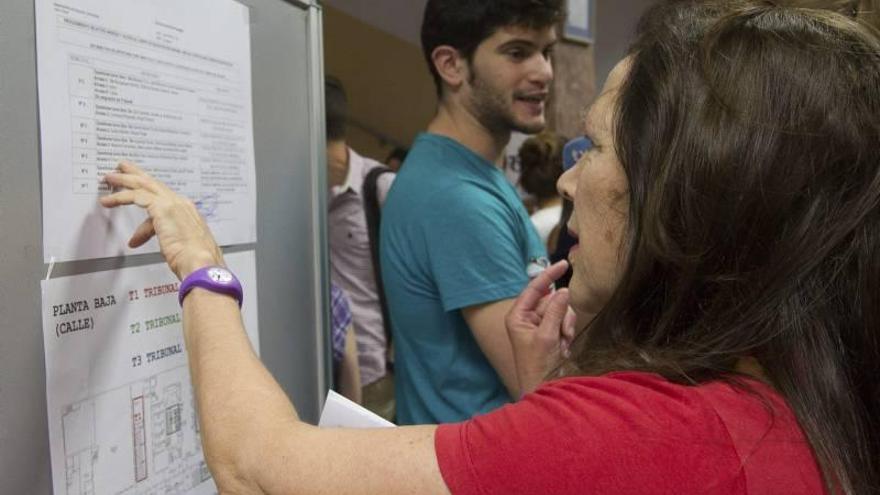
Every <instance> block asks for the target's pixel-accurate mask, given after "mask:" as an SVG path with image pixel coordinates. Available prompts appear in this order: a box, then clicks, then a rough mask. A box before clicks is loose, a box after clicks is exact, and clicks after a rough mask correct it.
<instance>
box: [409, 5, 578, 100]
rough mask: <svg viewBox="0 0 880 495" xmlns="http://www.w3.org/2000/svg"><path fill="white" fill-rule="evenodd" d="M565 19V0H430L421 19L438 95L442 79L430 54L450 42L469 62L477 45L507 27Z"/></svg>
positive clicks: (424, 48) (543, 24)
mask: <svg viewBox="0 0 880 495" xmlns="http://www.w3.org/2000/svg"><path fill="white" fill-rule="evenodd" d="M564 18H565V1H564V0H481V1H474V0H428V4H427V5H426V6H425V15H424V17H423V18H422V36H421V37H422V52H423V53H424V55H425V60H426V61H427V62H428V69H429V70H430V71H431V76H432V77H433V78H434V86H435V88H436V89H437V96H438V97H442V89H443V85H442V80H441V79H440V74H438V73H437V68H436V67H434V61H433V60H432V58H431V54H432V53H434V49H435V48H437V47H438V46H441V45H449V46H451V47H453V48H455V49H456V50H458V52H459V53H460V54H461V55H462V56H463V57H464V58H465V59H466V60H468V61H470V60H471V57H473V54H474V52H475V51H476V49H477V46H479V45H480V43H482V42H483V41H484V40H485V39H486V38H488V37H490V36H492V35H493V34H494V33H495V31H497V30H498V29H500V28H503V27H507V26H523V27H528V28H532V29H543V28H546V27H548V26H552V25H554V24H556V23H558V22H560V21H562V19H564Z"/></svg>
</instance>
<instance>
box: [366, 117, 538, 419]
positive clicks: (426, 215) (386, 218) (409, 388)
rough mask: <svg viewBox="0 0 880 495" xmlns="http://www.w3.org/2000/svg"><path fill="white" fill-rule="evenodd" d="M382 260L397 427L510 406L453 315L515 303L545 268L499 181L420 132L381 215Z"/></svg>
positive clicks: (455, 146)
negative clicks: (532, 273) (533, 272)
mask: <svg viewBox="0 0 880 495" xmlns="http://www.w3.org/2000/svg"><path fill="white" fill-rule="evenodd" d="M380 253H381V268H382V278H383V283H384V285H385V293H386V296H387V300H388V306H389V310H390V313H391V323H392V328H393V334H394V348H395V389H396V400H397V420H398V423H400V424H423V423H447V422H454V421H461V420H465V419H467V418H470V417H472V416H474V415H476V414H481V413H485V412H489V411H491V410H493V409H495V408H497V407H499V406H501V405H503V404H505V403H507V402H510V400H511V399H510V396H509V395H508V393H507V390H506V389H505V387H504V385H503V383H502V382H501V379H500V378H499V377H498V374H497V373H496V372H495V370H494V368H492V365H491V364H489V361H488V360H487V359H486V357H485V356H484V355H483V352H482V351H481V350H480V348H479V346H478V345H477V342H476V340H475V339H474V336H473V334H472V333H471V331H470V328H469V327H468V326H467V324H466V323H465V320H464V317H463V316H462V313H461V308H465V307H469V306H474V305H477V304H483V303H488V302H492V301H497V300H501V299H508V298H512V297H515V296H517V295H518V294H519V293H520V291H522V289H523V288H524V287H525V286H526V284H527V283H528V280H529V277H528V275H527V269H528V268H529V266H530V265H532V266H534V265H541V266H543V265H544V264H545V263H546V256H547V254H546V250H545V248H544V245H543V244H542V242H541V240H540V238H539V237H538V234H537V232H536V231H535V229H534V227H533V226H532V223H531V220H530V219H529V216H528V213H527V212H526V210H525V207H524V206H523V204H522V201H521V200H520V198H519V195H518V194H517V192H516V190H515V189H514V188H513V186H512V185H511V184H510V183H509V182H508V181H507V179H506V178H505V176H504V174H503V173H502V172H501V171H500V170H499V169H498V168H497V167H495V166H494V165H493V164H492V163H490V162H488V161H487V160H485V159H483V158H482V157H480V156H479V155H477V154H475V153H474V152H472V151H470V150H469V149H467V148H465V147H464V146H462V145H461V144H459V143H458V142H456V141H454V140H452V139H449V138H446V137H443V136H439V135H435V134H421V135H420V136H418V138H417V139H416V141H415V143H414V144H413V147H412V149H411V151H410V152H409V154H408V156H407V158H406V161H405V163H404V165H403V166H402V168H401V170H400V172H399V173H398V175H397V177H396V178H395V180H394V184H393V185H392V186H391V191H390V192H389V193H388V198H387V200H386V202H385V205H384V207H383V208H382V223H381V234H380Z"/></svg>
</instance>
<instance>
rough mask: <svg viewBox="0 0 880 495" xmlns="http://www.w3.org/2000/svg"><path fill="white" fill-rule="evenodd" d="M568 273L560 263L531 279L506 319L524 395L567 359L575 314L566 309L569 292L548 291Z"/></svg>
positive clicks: (566, 264) (564, 265)
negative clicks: (561, 361)
mask: <svg viewBox="0 0 880 495" xmlns="http://www.w3.org/2000/svg"><path fill="white" fill-rule="evenodd" d="M567 269H568V262H566V261H560V262H558V263H556V264H554V265H552V266H551V267H550V268H548V269H546V270H544V271H543V272H542V273H541V274H540V275H538V276H537V277H535V278H534V279H532V281H531V282H529V285H528V286H526V288H525V290H523V292H522V293H521V294H520V295H519V297H518V298H517V299H516V301H515V302H514V304H513V308H511V310H510V312H509V313H508V314H507V318H506V319H505V324H506V326H507V334H508V336H509V337H510V342H511V344H512V346H513V357H514V361H515V363H516V374H517V379H518V381H519V386H520V390H521V391H522V393H523V395H525V394H527V393H529V392H532V391H534V390H535V389H536V388H538V385H540V384H541V382H543V381H544V379H545V378H546V376H547V374H548V373H549V372H550V370H551V369H552V368H553V367H554V366H556V365H557V364H558V363H559V362H560V360H561V359H563V358H567V357H568V348H569V345H570V344H571V341H572V339H573V338H574V324H575V314H574V312H573V311H572V310H571V308H569V306H568V300H569V295H568V289H561V290H559V291H556V292H552V291H551V285H552V284H553V282H555V281H556V280H557V279H558V278H559V277H561V276H562V275H564V274H565V272H566V270H567Z"/></svg>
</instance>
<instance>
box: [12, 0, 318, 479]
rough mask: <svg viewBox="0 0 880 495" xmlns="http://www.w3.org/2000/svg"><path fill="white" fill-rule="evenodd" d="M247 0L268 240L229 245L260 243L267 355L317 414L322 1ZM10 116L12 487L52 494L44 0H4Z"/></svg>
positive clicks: (95, 263)
mask: <svg viewBox="0 0 880 495" xmlns="http://www.w3.org/2000/svg"><path fill="white" fill-rule="evenodd" d="M241 3H242V4H244V5H246V6H248V7H249V9H250V24H251V25H250V33H251V55H252V73H253V87H252V92H253V117H254V150H255V162H256V180H257V243H256V244H255V245H254V244H250V245H241V246H235V247H233V248H229V250H228V251H247V250H255V251H256V264H257V265H256V268H257V281H258V297H259V301H258V315H259V316H258V317H259V330H260V354H261V357H262V359H263V361H264V362H265V363H266V365H267V367H268V368H269V369H270V371H271V372H272V373H273V375H274V376H275V378H276V379H277V380H278V382H279V383H280V384H281V386H282V387H283V388H284V390H285V391H286V392H287V394H288V395H289V396H290V397H291V398H292V400H293V401H294V403H295V404H296V405H297V408H298V410H299V411H300V414H301V416H302V417H303V418H304V419H306V420H309V421H316V420H317V417H318V413H319V408H320V403H321V400H322V399H323V396H324V393H325V391H326V388H327V386H328V381H329V372H328V366H327V364H326V363H327V350H326V349H327V344H326V335H327V331H326V327H327V315H328V314H329V310H328V304H327V300H326V296H325V294H327V292H328V287H327V284H328V282H327V268H326V267H327V254H326V243H325V240H324V239H325V226H324V222H325V211H326V210H325V206H326V197H325V196H326V187H325V184H326V178H325V166H324V162H323V153H324V122H323V112H324V110H323V64H322V46H321V36H322V33H321V8H320V6H319V5H318V3H317V2H316V1H311V2H297V1H284V0H241ZM205 15H210V12H206V13H205ZM0 115H2V116H3V118H2V119H0V274H2V277H0V321H2V326H0V480H2V481H0V492H3V493H28V494H50V493H52V479H51V473H50V461H49V437H48V430H47V412H46V376H45V363H44V349H43V337H42V328H41V301H40V297H41V295H40V281H41V279H43V278H45V277H46V274H47V271H48V270H49V266H48V265H47V264H44V263H43V255H42V244H43V238H42V229H41V221H42V220H41V219H42V211H41V208H42V207H41V204H42V198H41V179H40V143H39V119H38V115H39V103H38V98H37V72H36V49H35V27H34V5H33V3H32V2H4V5H3V9H2V12H0ZM158 262H161V258H160V257H159V255H157V254H147V255H134V256H125V257H118V258H105V259H99V260H89V261H76V262H69V263H62V264H57V265H55V266H54V268H53V271H52V277H53V278H54V277H59V276H65V275H76V274H84V273H94V272H101V271H105V270H113V269H119V268H124V267H131V266H141V265H146V264H153V263H158Z"/></svg>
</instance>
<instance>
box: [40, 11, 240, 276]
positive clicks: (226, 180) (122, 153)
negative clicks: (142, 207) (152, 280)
mask: <svg viewBox="0 0 880 495" xmlns="http://www.w3.org/2000/svg"><path fill="white" fill-rule="evenodd" d="M35 8H36V37H37V74H38V81H39V84H38V89H39V102H40V142H41V149H42V184H43V239H44V241H43V242H44V244H43V257H44V261H46V262H47V263H48V262H50V261H52V259H53V258H54V260H55V261H69V260H78V259H91V258H106V257H111V256H119V255H123V254H129V253H131V252H132V251H131V250H129V249H128V248H125V247H124V246H125V245H126V241H127V240H128V236H129V235H130V234H131V233H132V232H134V229H135V227H136V226H137V225H138V224H140V223H141V222H142V221H143V220H144V218H145V215H144V213H143V212H142V211H139V210H137V209H136V208H125V209H120V210H114V211H107V210H104V209H102V208H100V207H99V206H98V203H97V199H98V196H99V195H100V194H106V192H107V186H106V185H105V184H102V183H101V178H102V177H103V176H104V174H105V173H107V172H108V171H110V170H112V169H114V168H115V167H116V165H117V163H118V162H119V161H120V160H123V159H125V160H130V161H133V162H136V163H138V164H139V165H141V166H142V167H143V168H145V169H146V170H147V171H148V172H150V173H152V174H153V175H155V176H156V177H158V178H160V179H161V180H163V181H164V182H166V183H167V184H168V185H169V186H171V188H172V189H174V190H176V191H178V192H180V193H183V194H185V195H187V196H188V197H190V198H191V199H192V200H193V201H194V202H195V203H196V205H197V206H198V207H199V210H200V211H201V212H202V214H203V215H204V216H205V217H206V218H207V219H208V221H209V223H210V225H211V230H212V231H213V232H214V234H215V235H216V237H217V241H218V242H219V243H220V244H221V245H230V244H239V243H251V242H255V241H256V215H255V212H256V193H255V171H254V150H253V148H254V145H253V115H252V102H251V60H250V25H249V11H248V9H247V8H246V7H245V6H243V5H241V4H239V3H237V2H235V1H234V0H187V1H185V2H183V1H180V0H112V1H111V0H59V1H54V0H35ZM149 250H152V251H158V245H157V244H156V243H155V241H152V243H151V244H150V245H149V246H148V247H147V248H142V249H141V250H139V251H138V252H147V251H149Z"/></svg>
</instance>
